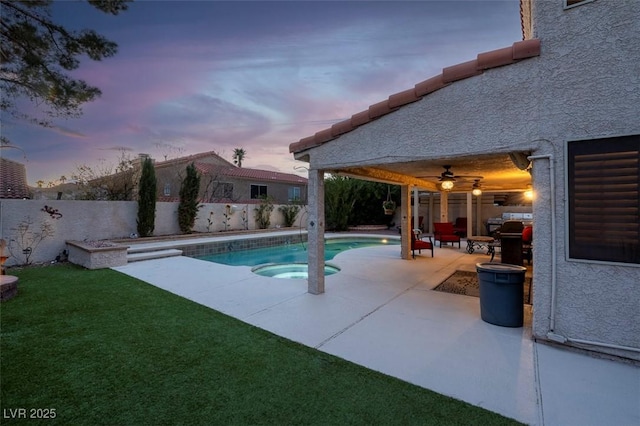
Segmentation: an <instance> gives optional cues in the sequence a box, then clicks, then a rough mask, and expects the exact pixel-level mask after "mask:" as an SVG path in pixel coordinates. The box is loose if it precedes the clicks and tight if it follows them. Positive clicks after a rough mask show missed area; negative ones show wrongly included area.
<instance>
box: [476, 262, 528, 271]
mask: <svg viewBox="0 0 640 426" xmlns="http://www.w3.org/2000/svg"><path fill="white" fill-rule="evenodd" d="M476 271H478V272H480V271H482V272H500V273H505V272H506V273H523V272H526V271H527V268H525V267H524V266H518V265H510V264H508V263H490V262H484V263H476Z"/></svg>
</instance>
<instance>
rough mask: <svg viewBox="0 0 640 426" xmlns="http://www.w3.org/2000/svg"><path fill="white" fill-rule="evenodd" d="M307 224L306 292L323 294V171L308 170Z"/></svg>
mask: <svg viewBox="0 0 640 426" xmlns="http://www.w3.org/2000/svg"><path fill="white" fill-rule="evenodd" d="M308 188H309V189H308V192H309V197H308V202H309V222H308V226H307V231H308V241H307V247H308V253H307V256H308V262H309V276H308V278H307V286H308V288H307V291H308V292H309V293H311V294H322V293H324V171H322V170H314V169H311V170H309V187H308Z"/></svg>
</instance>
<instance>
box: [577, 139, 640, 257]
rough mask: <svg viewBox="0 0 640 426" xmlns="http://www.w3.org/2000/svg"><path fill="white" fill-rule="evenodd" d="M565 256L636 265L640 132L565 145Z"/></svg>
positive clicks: (639, 241)
mask: <svg viewBox="0 0 640 426" xmlns="http://www.w3.org/2000/svg"><path fill="white" fill-rule="evenodd" d="M567 161H568V164H567V165H568V192H569V193H568V195H569V257H570V258H572V259H589V260H600V261H609V262H623V263H636V264H640V135H634V136H624V137H616V138H606V139H595V140H590V141H573V142H569V143H568V144H567Z"/></svg>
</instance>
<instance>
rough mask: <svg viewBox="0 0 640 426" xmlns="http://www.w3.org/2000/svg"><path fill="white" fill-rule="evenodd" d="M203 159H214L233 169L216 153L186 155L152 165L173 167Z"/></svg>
mask: <svg viewBox="0 0 640 426" xmlns="http://www.w3.org/2000/svg"><path fill="white" fill-rule="evenodd" d="M204 158H215V159H216V160H217V161H219V162H221V163H224V164H227V165H228V166H230V167H235V166H234V165H233V164H231V163H230V162H229V161H227V160H225V159H224V158H222V157H221V156H220V155H218V153H217V152H215V151H207V152H201V153H199V154H193V155H187V156H186V157H179V158H175V159H173V160H166V161H158V162H156V163H155V164H154V165H155V167H163V166H173V165H175V164H177V163H180V164H181V163H191V162H194V163H195V162H196V161H198V160H202V159H204Z"/></svg>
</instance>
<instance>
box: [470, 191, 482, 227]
mask: <svg viewBox="0 0 640 426" xmlns="http://www.w3.org/2000/svg"><path fill="white" fill-rule="evenodd" d="M471 235H473V233H472V234H471ZM476 235H484V234H483V230H482V195H480V196H478V197H476Z"/></svg>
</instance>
